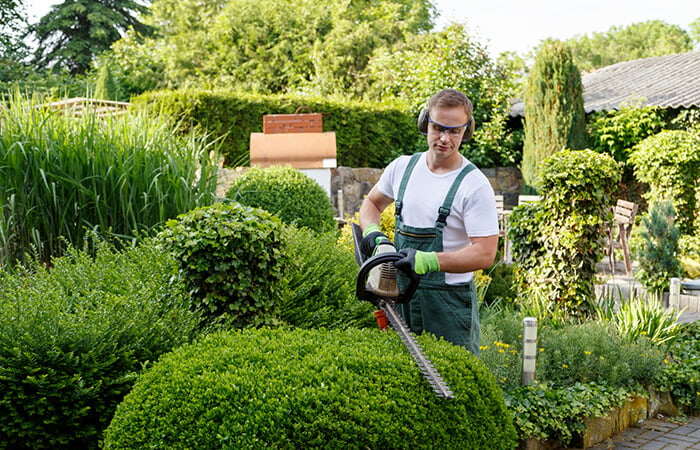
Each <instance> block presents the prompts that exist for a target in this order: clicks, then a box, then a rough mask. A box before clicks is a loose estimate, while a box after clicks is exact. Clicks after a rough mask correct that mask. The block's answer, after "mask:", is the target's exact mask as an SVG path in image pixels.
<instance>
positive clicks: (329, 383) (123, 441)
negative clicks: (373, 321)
mask: <svg viewBox="0 0 700 450" xmlns="http://www.w3.org/2000/svg"><path fill="white" fill-rule="evenodd" d="M420 342H421V343H422V344H423V346H424V349H425V351H426V353H427V354H428V355H429V356H430V357H431V359H432V360H433V362H434V363H435V364H436V367H437V369H438V370H439V371H440V372H441V373H442V375H443V376H444V378H445V380H446V381H447V382H448V383H449V385H450V387H451V388H452V389H453V390H454V392H455V394H456V397H457V398H455V399H451V400H446V399H442V398H438V397H436V396H435V395H434V393H433V392H432V390H431V389H430V388H429V386H428V385H427V383H426V381H425V380H424V379H423V378H422V376H421V375H420V372H419V370H418V369H417V368H416V366H415V365H414V363H413V360H412V359H411V357H410V356H409V355H408V353H407V352H406V350H405V349H404V347H403V345H402V344H401V341H400V339H399V337H398V335H397V334H395V333H393V332H382V331H380V330H378V329H373V330H344V331H340V330H334V331H327V330H320V331H319V330H300V329H295V330H282V329H276V330H270V329H257V330H253V329H248V330H240V331H235V332H231V331H229V332H221V333H216V334H211V335H209V336H207V337H205V338H203V339H202V340H201V341H200V342H197V343H196V344H193V345H186V346H184V347H181V348H179V349H177V350H176V351H174V352H173V353H171V354H169V355H167V356H164V357H163V358H162V359H161V360H160V361H159V362H158V363H156V364H155V365H154V366H152V367H151V368H150V369H149V370H148V371H147V373H144V375H143V376H142V377H140V378H139V380H138V382H137V384H136V386H135V387H134V389H133V390H132V392H131V393H130V394H129V395H128V396H127V397H125V399H124V402H123V403H122V404H121V405H120V406H119V408H118V410H117V412H116V413H115V416H114V418H113V420H112V423H111V424H110V425H109V427H108V428H107V430H106V431H105V441H104V444H105V445H104V447H105V448H106V449H119V448H173V449H178V448H289V449H292V448H357V449H360V448H406V449H408V448H411V449H415V448H463V449H483V448H489V449H512V448H514V447H515V444H516V443H515V438H516V436H515V431H514V426H513V422H512V421H513V419H512V417H511V416H510V414H509V412H508V410H507V409H506V408H505V404H504V400H503V397H502V393H501V390H500V389H499V388H498V386H497V385H496V383H495V381H494V378H493V376H492V375H491V374H490V373H489V371H488V369H487V368H486V367H485V366H484V365H483V364H482V363H481V362H480V361H479V360H478V359H477V358H476V357H475V356H474V355H472V354H471V353H469V352H467V351H465V350H464V349H463V348H461V347H458V346H453V345H451V344H449V343H447V342H445V341H437V340H436V339H435V338H433V337H431V336H429V335H423V336H421V337H420Z"/></svg>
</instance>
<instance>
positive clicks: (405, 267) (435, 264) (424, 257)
mask: <svg viewBox="0 0 700 450" xmlns="http://www.w3.org/2000/svg"><path fill="white" fill-rule="evenodd" d="M399 253H401V254H402V255H404V257H403V258H401V259H399V260H398V261H396V262H395V263H394V266H396V268H397V269H400V270H402V271H404V272H406V273H407V274H411V273H414V274H418V275H423V274H424V273H427V272H439V271H440V262H439V261H438V257H437V253H435V252H422V251H420V250H416V249H415V248H404V249H401V250H399Z"/></svg>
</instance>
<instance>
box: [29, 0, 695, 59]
mask: <svg viewBox="0 0 700 450" xmlns="http://www.w3.org/2000/svg"><path fill="white" fill-rule="evenodd" d="M60 2H61V0H25V5H26V6H27V12H28V13H29V16H30V20H31V21H36V20H37V19H38V18H39V17H41V16H42V15H44V14H46V13H47V12H48V11H49V9H50V7H51V5H53V4H57V3H60ZM433 3H434V4H435V5H436V6H437V8H438V10H439V11H440V13H441V17H440V18H439V19H438V22H437V24H438V29H440V28H443V27H444V26H445V25H446V24H448V23H450V22H452V21H455V22H460V23H464V24H466V26H467V29H468V30H469V34H470V35H471V36H474V37H475V38H476V40H477V41H478V42H480V43H482V44H484V45H486V46H487V48H488V50H489V53H490V54H491V55H492V56H494V57H495V56H498V55H499V54H500V53H501V52H504V51H513V52H516V53H519V54H521V55H522V54H525V53H527V52H529V51H530V50H532V49H533V48H535V47H536V46H537V45H538V44H539V43H540V41H542V40H543V39H546V38H555V39H562V40H565V39H568V38H572V37H574V36H582V35H584V34H589V35H590V34H591V33H594V32H605V31H608V30H609V29H610V28H611V27H613V26H618V27H622V26H627V25H631V24H633V23H638V22H646V21H648V20H662V21H664V22H666V23H669V24H673V25H678V26H680V27H681V28H684V29H685V30H688V29H689V25H690V23H691V22H693V21H694V20H695V19H697V18H699V17H700V0H657V1H654V0H587V1H582V0H527V1H524V0H480V1H474V0H433Z"/></svg>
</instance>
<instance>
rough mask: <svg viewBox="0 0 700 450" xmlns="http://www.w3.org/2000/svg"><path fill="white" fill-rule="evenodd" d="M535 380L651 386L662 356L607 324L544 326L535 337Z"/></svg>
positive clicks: (646, 342)
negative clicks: (536, 348)
mask: <svg viewBox="0 0 700 450" xmlns="http://www.w3.org/2000/svg"><path fill="white" fill-rule="evenodd" d="M537 345H538V347H540V348H542V349H543V351H541V352H539V353H538V355H537V378H538V379H540V380H546V382H548V383H552V385H553V386H558V387H559V386H571V385H573V384H575V383H597V384H607V385H609V386H616V387H627V388H630V389H631V388H634V387H635V386H637V385H639V386H650V385H652V384H653V381H654V376H655V373H656V372H657V371H658V370H660V368H661V366H662V360H663V353H662V352H661V350H659V347H658V346H657V345H656V344H655V343H653V342H651V341H650V340H647V339H645V338H640V336H637V337H636V338H632V337H631V336H630V338H627V337H622V336H620V335H619V334H618V333H617V331H616V328H615V327H613V326H611V324H609V323H606V322H598V321H588V322H585V323H582V324H580V325H576V326H569V327H565V328H561V329H553V328H547V327H544V329H541V330H540V332H539V336H538V343H537Z"/></svg>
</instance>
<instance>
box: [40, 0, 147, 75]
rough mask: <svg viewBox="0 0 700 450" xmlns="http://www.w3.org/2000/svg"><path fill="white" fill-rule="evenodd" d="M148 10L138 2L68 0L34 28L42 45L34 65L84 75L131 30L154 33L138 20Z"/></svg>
mask: <svg viewBox="0 0 700 450" xmlns="http://www.w3.org/2000/svg"><path fill="white" fill-rule="evenodd" d="M147 12H148V7H147V6H145V5H143V4H142V3H140V2H138V1H136V0H122V1H120V2H113V1H107V0H67V1H64V2H63V3H61V4H58V5H54V6H52V7H51V11H49V13H48V14H46V15H45V16H44V17H42V18H41V19H40V20H39V22H38V23H37V24H35V25H33V27H32V31H33V34H34V35H35V37H36V39H37V41H38V43H37V49H36V52H35V57H34V62H35V63H36V64H37V65H38V66H39V67H42V68H49V67H51V68H66V69H68V70H69V71H70V72H71V73H72V74H74V75H75V74H81V73H84V72H86V71H87V70H88V69H89V68H90V63H91V62H92V60H93V58H94V57H95V55H98V54H99V53H101V52H103V51H105V50H107V49H109V46H110V45H111V44H112V42H114V41H116V40H118V39H120V38H121V33H122V32H124V31H126V30H127V29H129V28H132V29H134V30H136V31H137V32H139V33H151V32H152V31H153V30H152V28H151V27H149V26H146V25H144V24H143V23H142V22H140V21H139V19H138V18H137V15H138V14H146V13H147Z"/></svg>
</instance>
